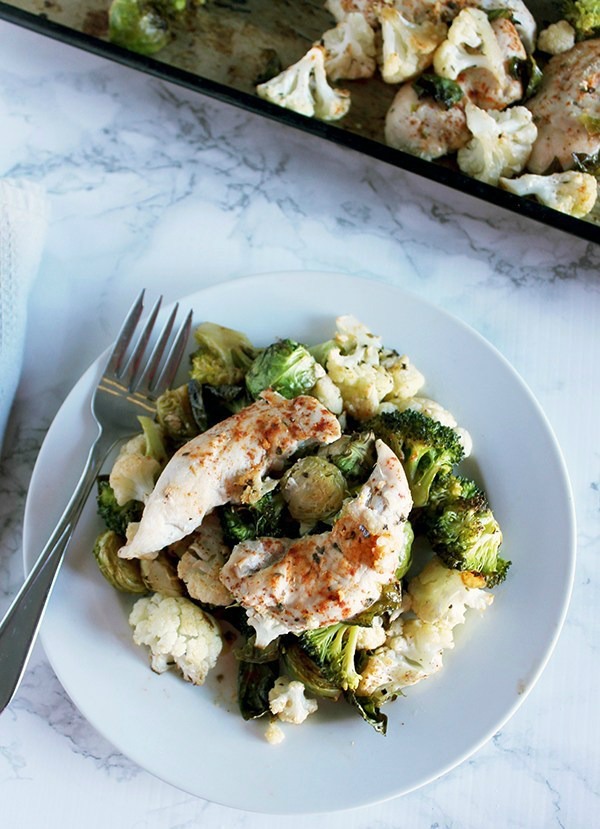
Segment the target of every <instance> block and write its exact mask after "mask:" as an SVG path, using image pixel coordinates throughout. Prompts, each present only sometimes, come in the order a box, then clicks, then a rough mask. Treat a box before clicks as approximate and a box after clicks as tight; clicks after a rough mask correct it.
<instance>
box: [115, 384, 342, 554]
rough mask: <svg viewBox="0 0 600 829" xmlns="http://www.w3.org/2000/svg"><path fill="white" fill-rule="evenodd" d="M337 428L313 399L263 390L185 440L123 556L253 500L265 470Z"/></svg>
mask: <svg viewBox="0 0 600 829" xmlns="http://www.w3.org/2000/svg"><path fill="white" fill-rule="evenodd" d="M340 434H341V430H340V425H339V422H338V420H337V418H336V417H335V415H333V414H332V413H331V412H330V411H329V409H326V408H325V406H323V405H322V404H321V403H320V402H319V401H318V400H317V399H316V398H314V397H310V396H308V395H301V396H299V397H296V398H294V399H293V400H286V398H284V397H282V396H281V395H279V394H277V393H275V392H273V391H266V392H264V393H263V396H262V398H261V399H259V400H257V401H256V403H253V404H252V405H251V406H248V407H246V408H245V409H243V410H242V411H241V412H238V413H237V414H235V415H232V416H231V417H229V418H227V419H226V420H223V421H221V422H220V423H217V424H216V425H215V426H213V427H212V428H211V429H208V430H207V431H206V432H203V433H202V434H201V435H198V436H197V437H195V438H193V439H192V440H190V441H189V442H188V443H186V444H185V445H184V446H182V447H181V448H180V449H178V451H177V452H176V453H175V455H173V457H172V458H171V460H170V461H169V463H168V464H167V465H166V467H165V468H164V470H163V472H162V473H161V475H160V477H159V479H158V481H157V482H156V486H155V488H154V490H153V491H152V493H151V495H150V497H149V498H148V501H147V503H146V506H145V508H144V512H143V514H142V519H141V521H140V525H139V527H138V530H137V532H136V534H135V535H134V536H133V538H132V539H131V540H130V541H129V542H128V543H127V544H126V545H125V546H124V547H122V548H121V550H120V551H119V555H120V556H121V557H122V558H155V557H156V555H157V553H158V551H159V550H161V549H162V548H163V547H166V546H167V545H168V544H173V543H174V542H175V541H178V540H179V539H181V538H184V537H185V536H187V535H189V534H190V533H191V532H193V530H195V529H196V528H197V527H199V526H200V524H201V523H202V520H203V519H204V516H205V515H207V514H208V513H209V512H211V510H213V509H214V508H215V507H218V506H221V505H222V504H226V503H229V502H231V503H242V502H244V501H251V500H253V499H254V498H253V495H252V493H257V492H260V482H261V480H262V478H263V477H264V476H265V475H267V474H268V473H269V472H272V471H276V470H279V469H281V468H282V466H283V462H284V461H285V459H286V458H288V457H289V456H290V455H292V454H293V453H294V452H295V451H296V450H297V449H300V448H302V447H304V446H305V445H307V444H313V443H317V444H326V443H331V442H333V441H334V440H337V438H339V437H340Z"/></svg>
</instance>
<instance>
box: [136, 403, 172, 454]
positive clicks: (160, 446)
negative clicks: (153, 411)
mask: <svg viewBox="0 0 600 829" xmlns="http://www.w3.org/2000/svg"><path fill="white" fill-rule="evenodd" d="M138 420H139V422H140V426H141V427H142V430H143V432H144V437H145V438H146V451H145V453H144V454H145V455H146V457H148V458H154V460H155V461H158V463H160V464H164V463H166V462H167V459H168V457H169V456H168V454H167V450H166V447H165V442H164V437H163V432H162V429H161V427H160V426H159V424H158V423H157V422H156V421H155V420H152V418H151V417H147V416H145V415H140V416H139V417H138Z"/></svg>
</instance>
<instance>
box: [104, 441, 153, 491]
mask: <svg viewBox="0 0 600 829" xmlns="http://www.w3.org/2000/svg"><path fill="white" fill-rule="evenodd" d="M161 470H162V466H161V464H160V463H159V462H158V461H157V460H156V459H155V458H152V457H149V456H147V455H146V438H145V436H144V435H136V436H135V437H133V438H131V439H130V440H128V441H127V443H125V444H124V445H123V446H122V447H121V449H120V451H119V454H118V455H117V458H116V460H115V462H114V464H113V467H112V469H111V472H110V475H109V479H108V482H109V484H110V485H111V487H112V488H113V490H114V493H115V498H116V499H117V504H119V506H123V504H126V503H127V501H131V500H134V501H142V502H143V503H144V504H145V503H146V501H147V500H148V496H149V495H150V493H151V492H152V490H153V489H154V484H155V483H156V480H157V478H158V476H159V475H160V473H161Z"/></svg>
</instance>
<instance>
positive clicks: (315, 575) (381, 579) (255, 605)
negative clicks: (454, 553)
mask: <svg viewBox="0 0 600 829" xmlns="http://www.w3.org/2000/svg"><path fill="white" fill-rule="evenodd" d="M376 448H377V463H376V464H375V467H374V469H373V472H372V473H371V475H370V477H369V479H368V481H367V482H366V483H365V484H364V486H363V487H362V488H361V489H360V491H359V493H358V495H357V496H356V498H354V499H353V500H351V501H348V502H347V503H346V505H345V506H344V507H343V509H342V512H341V514H340V517H339V518H338V520H337V521H336V522H335V524H334V525H333V527H332V529H331V531H330V532H327V533H322V534H319V535H307V536H304V537H302V538H298V539H289V538H284V539H282V538H258V539H256V540H254V541H245V542H242V543H240V544H237V545H236V546H235V547H234V548H233V551H232V554H231V556H230V558H229V560H228V561H227V563H226V564H225V565H224V566H223V568H222V570H221V575H220V579H221V581H222V582H223V584H224V585H225V586H226V587H227V588H228V589H229V590H230V591H231V593H232V594H233V595H234V596H235V598H236V599H237V600H238V601H239V602H240V603H241V604H242V605H243V606H244V607H245V608H246V610H247V612H248V613H247V615H248V622H249V623H250V624H251V625H252V626H253V627H254V628H255V630H256V644H257V645H258V646H259V647H262V646H264V645H267V644H268V643H269V642H270V641H271V640H272V639H274V638H275V637H276V636H278V635H279V634H281V633H287V632H290V631H292V632H300V631H303V630H312V629H314V628H318V627H324V626H325V625H331V624H334V623H335V622H340V621H343V620H345V619H350V618H351V617H352V616H355V615H356V614H357V613H359V612H360V611H362V610H364V609H365V608H367V607H369V606H370V605H372V604H373V602H374V601H376V600H377V598H378V597H379V594H380V593H381V588H382V586H383V585H385V584H388V583H389V582H390V581H392V579H393V578H394V574H395V572H396V569H397V568H398V562H399V557H400V554H401V552H402V551H403V550H404V548H405V545H406V543H407V540H406V539H407V533H406V520H407V518H408V515H409V513H410V510H411V508H412V498H411V494H410V489H409V486H408V482H407V480H406V475H405V473H404V469H403V467H402V464H401V463H400V461H399V460H398V458H397V457H396V455H395V454H394V453H393V452H392V450H391V449H390V448H389V447H388V446H387V445H386V444H385V443H383V441H381V440H378V441H377V443H376Z"/></svg>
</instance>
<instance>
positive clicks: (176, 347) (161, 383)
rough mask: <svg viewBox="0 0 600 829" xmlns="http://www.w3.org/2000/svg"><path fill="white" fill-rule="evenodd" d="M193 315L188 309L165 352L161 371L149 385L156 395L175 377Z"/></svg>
mask: <svg viewBox="0 0 600 829" xmlns="http://www.w3.org/2000/svg"><path fill="white" fill-rule="evenodd" d="M193 316H194V315H193V312H192V311H189V313H188V315H187V317H186V318H185V320H184V321H183V323H182V324H181V326H180V328H179V331H178V332H177V335H176V336H175V339H174V340H173V345H172V346H171V348H170V350H169V353H168V354H167V358H166V360H165V363H164V365H163V368H162V371H161V372H160V374H159V375H158V378H157V379H156V380H155V381H154V382H153V383H152V385H151V387H150V390H151V392H152V393H153V394H154V395H156V396H158V395H159V394H162V392H163V391H164V390H165V389H167V388H169V386H170V385H171V384H172V382H173V380H174V379H175V375H176V374H177V369H178V368H179V364H180V363H181V359H182V357H183V355H184V352H185V348H186V345H187V341H188V338H189V336H190V331H191V329H192V319H193Z"/></svg>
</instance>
